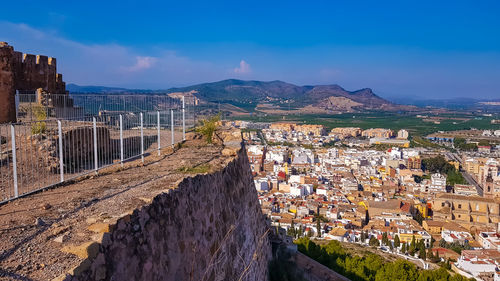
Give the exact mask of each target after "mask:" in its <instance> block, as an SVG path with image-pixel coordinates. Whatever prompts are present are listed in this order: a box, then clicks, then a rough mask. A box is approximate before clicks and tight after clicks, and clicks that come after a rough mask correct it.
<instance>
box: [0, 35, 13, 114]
mask: <svg viewBox="0 0 500 281" xmlns="http://www.w3.org/2000/svg"><path fill="white" fill-rule="evenodd" d="M13 54H14V49H13V48H12V47H11V46H8V45H6V44H3V43H2V42H0V123H4V122H15V121H16V104H15V98H14V95H15V89H14V87H13V85H14V72H13V70H12V65H13Z"/></svg>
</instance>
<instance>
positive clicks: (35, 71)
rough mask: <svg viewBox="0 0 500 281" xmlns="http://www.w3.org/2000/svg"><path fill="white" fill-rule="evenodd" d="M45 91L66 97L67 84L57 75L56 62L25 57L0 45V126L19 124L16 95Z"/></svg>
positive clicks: (42, 57) (41, 58)
mask: <svg viewBox="0 0 500 281" xmlns="http://www.w3.org/2000/svg"><path fill="white" fill-rule="evenodd" d="M40 88H41V89H43V90H44V91H46V92H48V93H51V94H66V93H67V92H66V84H65V83H64V82H63V80H62V75H61V74H58V73H57V65H56V59H55V58H51V57H47V56H42V55H31V54H23V53H21V52H17V51H14V48H13V47H12V46H9V45H8V44H7V43H5V42H0V123H6V122H15V121H16V115H15V97H14V95H15V93H16V90H20V91H35V90H37V89H40Z"/></svg>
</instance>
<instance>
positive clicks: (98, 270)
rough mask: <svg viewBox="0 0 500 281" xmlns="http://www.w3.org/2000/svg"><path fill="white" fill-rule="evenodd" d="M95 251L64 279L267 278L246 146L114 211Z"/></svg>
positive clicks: (266, 252)
mask: <svg viewBox="0 0 500 281" xmlns="http://www.w3.org/2000/svg"><path fill="white" fill-rule="evenodd" d="M100 228H101V227H96V228H95V229H100ZM109 229H110V228H108V227H106V230H109ZM68 251H74V252H75V253H77V254H78V255H85V254H87V255H89V252H88V251H87V252H85V251H84V250H82V249H80V248H70V249H69V250H68ZM92 255H93V258H89V259H87V260H86V261H84V266H85V269H84V270H83V271H82V270H81V267H80V268H79V269H80V270H78V271H77V272H75V273H78V274H77V275H73V276H70V275H68V276H67V277H66V278H65V279H64V280H75V281H76V280H267V266H268V261H269V259H270V258H271V249H270V243H269V241H268V233H267V226H266V223H265V219H264V217H263V215H262V213H261V210H260V207H259V202H258V198H257V193H256V190H255V187H254V185H253V181H252V175H251V172H250V169H249V165H248V159H247V157H246V154H245V151H244V150H240V152H239V153H238V157H237V158H236V159H234V160H233V161H232V162H231V163H229V164H228V165H227V167H226V168H224V169H223V170H222V171H219V172H216V173H214V174H209V175H198V176H196V177H194V178H186V179H184V180H183V181H182V182H181V183H180V184H179V186H178V188H177V189H173V190H171V191H170V192H169V193H163V194H160V195H158V196H156V197H155V198H154V200H153V201H152V203H150V204H149V205H146V206H143V207H142V208H141V209H139V210H135V211H134V212H133V213H132V214H131V215H126V216H125V217H123V218H121V219H119V220H118V221H117V222H116V226H115V227H114V230H112V231H111V232H109V233H106V234H105V235H104V237H103V239H102V244H101V245H100V248H99V253H94V252H92ZM88 261H90V262H88Z"/></svg>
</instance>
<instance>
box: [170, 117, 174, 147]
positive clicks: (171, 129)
mask: <svg viewBox="0 0 500 281" xmlns="http://www.w3.org/2000/svg"><path fill="white" fill-rule="evenodd" d="M170 131H171V132H172V148H174V110H173V109H170Z"/></svg>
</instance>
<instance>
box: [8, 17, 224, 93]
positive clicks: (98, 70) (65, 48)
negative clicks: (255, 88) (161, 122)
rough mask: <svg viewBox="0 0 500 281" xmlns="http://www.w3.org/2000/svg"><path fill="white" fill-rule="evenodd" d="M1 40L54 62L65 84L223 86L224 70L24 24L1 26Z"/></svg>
mask: <svg viewBox="0 0 500 281" xmlns="http://www.w3.org/2000/svg"><path fill="white" fill-rule="evenodd" d="M0 30H2V35H1V36H2V37H1V38H0V41H6V42H8V43H9V44H10V45H12V46H14V49H15V50H16V51H20V52H23V53H30V54H43V55H47V56H50V57H55V58H57V70H58V72H59V73H62V74H63V79H64V81H66V82H67V83H76V84H80V85H103V86H119V87H129V88H168V87H171V86H179V85H189V84H193V83H194V82H199V81H200V78H201V79H202V80H205V81H215V80H222V79H224V78H225V76H224V72H225V70H226V69H227V68H224V66H223V65H218V64H213V63H211V62H207V61H198V60H193V59H191V58H189V57H186V56H182V55H179V54H178V53H177V52H175V51H173V50H168V49H155V50H154V51H144V50H137V49H134V48H132V47H130V46H125V45H120V44H115V43H109V44H86V43H81V42H78V41H74V40H69V39H67V38H64V37H62V36H60V35H59V34H57V32H54V31H44V30H39V29H36V28H33V27H31V26H29V25H26V24H23V23H11V22H5V21H0Z"/></svg>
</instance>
